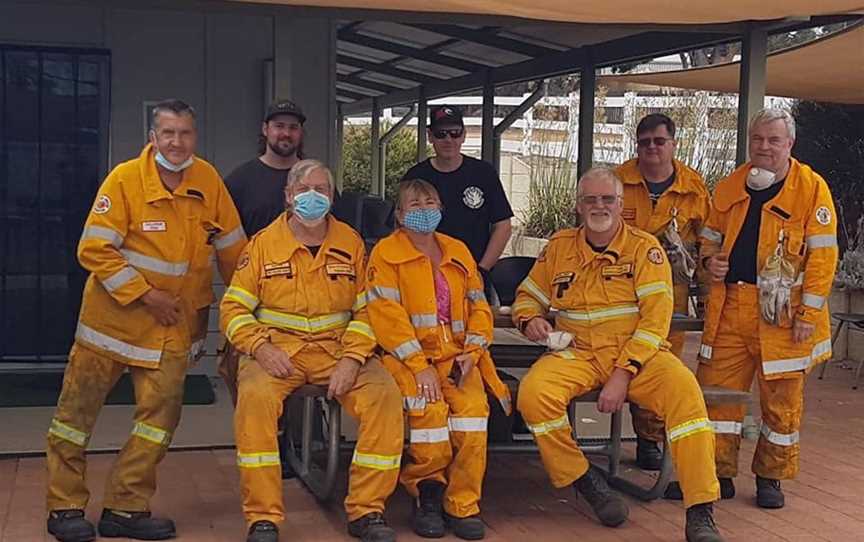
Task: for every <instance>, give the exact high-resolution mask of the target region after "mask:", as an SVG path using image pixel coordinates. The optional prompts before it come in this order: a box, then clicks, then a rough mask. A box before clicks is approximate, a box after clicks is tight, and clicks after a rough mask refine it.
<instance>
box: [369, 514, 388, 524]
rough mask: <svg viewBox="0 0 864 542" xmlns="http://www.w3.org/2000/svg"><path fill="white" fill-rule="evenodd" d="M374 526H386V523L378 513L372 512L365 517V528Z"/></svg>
mask: <svg viewBox="0 0 864 542" xmlns="http://www.w3.org/2000/svg"><path fill="white" fill-rule="evenodd" d="M376 525H387V522H385V521H384V516H383V515H382V514H380V513H378V512H372V513H371V514H369V515H368V516H366V526H367V527H374V526H376Z"/></svg>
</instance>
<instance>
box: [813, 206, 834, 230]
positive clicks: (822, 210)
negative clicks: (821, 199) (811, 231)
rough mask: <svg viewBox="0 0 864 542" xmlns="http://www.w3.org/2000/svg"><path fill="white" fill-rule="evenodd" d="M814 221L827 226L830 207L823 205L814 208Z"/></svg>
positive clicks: (829, 220)
mask: <svg viewBox="0 0 864 542" xmlns="http://www.w3.org/2000/svg"><path fill="white" fill-rule="evenodd" d="M816 222H818V223H820V224H822V225H823V226H827V225H828V224H830V223H831V209H829V208H828V207H825V206H824V205H823V206H822V207H819V208H818V209H816Z"/></svg>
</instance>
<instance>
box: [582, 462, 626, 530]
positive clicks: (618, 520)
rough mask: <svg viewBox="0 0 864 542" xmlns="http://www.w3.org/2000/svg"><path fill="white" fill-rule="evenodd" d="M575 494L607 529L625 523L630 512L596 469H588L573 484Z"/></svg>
mask: <svg viewBox="0 0 864 542" xmlns="http://www.w3.org/2000/svg"><path fill="white" fill-rule="evenodd" d="M573 487H574V488H576V492H577V493H579V494H581V495H582V496H583V497H585V500H586V501H588V504H590V505H591V509H592V510H594V514H595V515H596V516H597V519H599V520H600V523H602V524H603V525H606V526H607V527H617V526H619V525H621V524H622V523H624V522H625V521H627V516H628V515H629V514H630V510H629V509H628V508H627V503H625V502H624V499H622V498H621V496H620V495H618V494H617V493H615V492H614V491H612V490H611V489H610V488H609V486H608V485H607V484H606V478H605V477H604V476H603V473H602V472H600V471H599V470H598V469H597V468H596V467H589V468H588V472H586V473H585V474H583V475H582V478H579V479H578V480H576V481H575V482H573Z"/></svg>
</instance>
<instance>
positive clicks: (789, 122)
mask: <svg viewBox="0 0 864 542" xmlns="http://www.w3.org/2000/svg"><path fill="white" fill-rule="evenodd" d="M775 120H782V121H783V123H784V124H785V125H786V131H787V132H788V133H789V137H791V138H792V139H795V119H794V118H793V117H792V114H791V113H789V112H788V111H786V110H785V109H777V108H776V107H766V108H765V109H762V110H760V111H758V112H757V113H756V114H755V115H753V118H752V119H750V127H749V130H748V131H751V132H752V131H753V128H754V127H755V126H756V125H757V124H762V123H765V122H773V121H775Z"/></svg>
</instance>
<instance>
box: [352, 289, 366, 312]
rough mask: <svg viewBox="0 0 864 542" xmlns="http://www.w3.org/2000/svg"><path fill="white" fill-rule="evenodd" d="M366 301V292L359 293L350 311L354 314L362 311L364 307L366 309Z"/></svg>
mask: <svg viewBox="0 0 864 542" xmlns="http://www.w3.org/2000/svg"><path fill="white" fill-rule="evenodd" d="M368 301H369V298H368V296H367V295H366V292H360V293H359V294H357V299H355V300H354V306H353V307H351V310H352V311H354V312H357V311H359V310H362V309H363V308H364V307H366V304H367V303H368Z"/></svg>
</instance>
